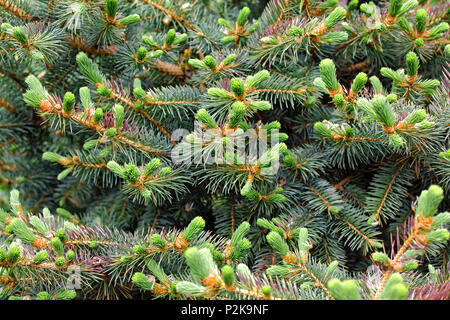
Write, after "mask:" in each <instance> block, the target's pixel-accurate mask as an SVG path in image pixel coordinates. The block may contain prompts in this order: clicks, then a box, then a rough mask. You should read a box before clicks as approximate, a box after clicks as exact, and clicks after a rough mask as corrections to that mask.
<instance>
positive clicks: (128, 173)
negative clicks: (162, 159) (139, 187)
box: [123, 164, 141, 183]
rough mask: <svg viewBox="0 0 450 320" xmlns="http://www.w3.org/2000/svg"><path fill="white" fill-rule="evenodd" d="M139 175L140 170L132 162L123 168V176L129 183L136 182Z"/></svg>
mask: <svg viewBox="0 0 450 320" xmlns="http://www.w3.org/2000/svg"><path fill="white" fill-rule="evenodd" d="M140 175H141V171H140V170H139V168H138V167H136V166H135V165H134V164H128V165H126V166H125V168H124V169H123V176H124V178H125V179H126V180H127V181H128V182H131V183H136V181H137V180H138V179H139V177H140Z"/></svg>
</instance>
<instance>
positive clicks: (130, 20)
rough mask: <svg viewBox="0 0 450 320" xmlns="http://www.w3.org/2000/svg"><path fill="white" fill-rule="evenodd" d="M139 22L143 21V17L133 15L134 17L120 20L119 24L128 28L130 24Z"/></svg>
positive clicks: (130, 16)
mask: <svg viewBox="0 0 450 320" xmlns="http://www.w3.org/2000/svg"><path fill="white" fill-rule="evenodd" d="M139 20H141V17H140V16H139V15H138V14H132V15H129V16H128V17H125V18H123V19H120V20H119V24H122V25H124V26H127V25H129V24H133V23H136V22H139Z"/></svg>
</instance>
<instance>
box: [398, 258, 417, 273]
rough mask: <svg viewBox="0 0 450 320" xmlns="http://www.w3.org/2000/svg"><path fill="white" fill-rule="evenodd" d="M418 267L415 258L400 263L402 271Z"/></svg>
mask: <svg viewBox="0 0 450 320" xmlns="http://www.w3.org/2000/svg"><path fill="white" fill-rule="evenodd" d="M418 267H419V263H418V262H417V261H416V260H406V261H404V262H403V264H402V271H414V270H416V269H417V268H418Z"/></svg>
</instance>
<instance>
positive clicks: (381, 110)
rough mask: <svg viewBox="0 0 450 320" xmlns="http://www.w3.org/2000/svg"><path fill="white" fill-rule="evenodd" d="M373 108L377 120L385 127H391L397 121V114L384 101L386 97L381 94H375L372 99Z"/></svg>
mask: <svg viewBox="0 0 450 320" xmlns="http://www.w3.org/2000/svg"><path fill="white" fill-rule="evenodd" d="M372 106H373V110H374V111H375V115H376V117H377V120H379V121H380V122H381V123H382V124H384V125H385V126H387V127H392V126H393V125H394V124H395V123H396V122H397V115H396V114H395V111H394V109H392V107H391V106H390V104H389V103H388V102H387V101H386V97H384V96H382V95H375V96H374V97H373V99H372Z"/></svg>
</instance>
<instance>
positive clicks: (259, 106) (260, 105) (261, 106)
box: [248, 101, 272, 111]
mask: <svg viewBox="0 0 450 320" xmlns="http://www.w3.org/2000/svg"><path fill="white" fill-rule="evenodd" d="M248 106H249V107H250V108H251V109H252V110H258V111H266V110H270V109H271V108H272V105H271V104H270V102H268V101H255V102H252V103H250V104H249V105H248Z"/></svg>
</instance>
